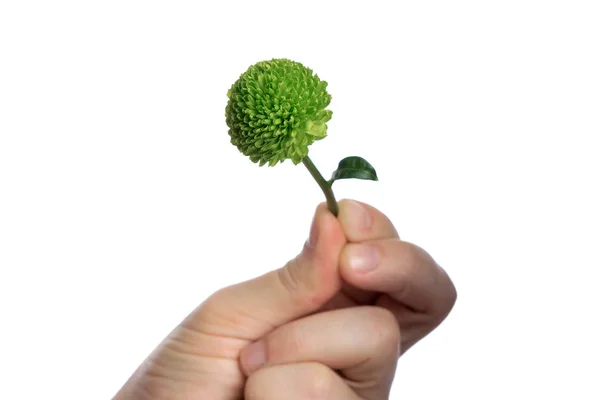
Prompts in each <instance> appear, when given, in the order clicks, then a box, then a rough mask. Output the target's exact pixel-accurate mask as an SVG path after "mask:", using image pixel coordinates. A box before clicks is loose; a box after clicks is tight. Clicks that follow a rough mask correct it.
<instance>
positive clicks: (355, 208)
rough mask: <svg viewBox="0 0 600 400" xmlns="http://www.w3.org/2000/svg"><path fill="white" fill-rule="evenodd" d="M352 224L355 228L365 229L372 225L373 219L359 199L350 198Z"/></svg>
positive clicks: (349, 206)
mask: <svg viewBox="0 0 600 400" xmlns="http://www.w3.org/2000/svg"><path fill="white" fill-rule="evenodd" d="M347 204H348V208H349V213H348V214H349V217H350V218H349V219H350V221H349V222H350V224H351V225H352V227H353V228H354V229H357V230H359V231H364V230H366V229H368V228H370V227H371V224H372V223H373V219H372V218H371V214H369V212H368V211H367V209H366V208H365V207H364V206H363V205H362V204H360V203H359V202H357V201H354V200H348V203H347Z"/></svg>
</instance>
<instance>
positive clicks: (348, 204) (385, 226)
mask: <svg viewBox="0 0 600 400" xmlns="http://www.w3.org/2000/svg"><path fill="white" fill-rule="evenodd" d="M338 220H339V221H340V224H341V225H342V228H343V229H344V233H345V234H346V238H347V239H348V241H350V242H364V241H368V240H379V239H399V236H398V231H396V228H395V227H394V225H393V224H392V222H391V221H390V219H389V218H388V217H387V216H386V215H385V214H383V213H382V212H381V211H379V210H377V209H376V208H375V207H371V206H370V205H368V204H365V203H362V202H360V201H355V200H347V199H345V200H342V201H340V202H339V213H338Z"/></svg>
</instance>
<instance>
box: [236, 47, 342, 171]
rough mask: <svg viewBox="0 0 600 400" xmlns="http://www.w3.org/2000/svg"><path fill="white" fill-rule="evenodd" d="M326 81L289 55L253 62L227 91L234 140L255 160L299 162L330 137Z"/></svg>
mask: <svg viewBox="0 0 600 400" xmlns="http://www.w3.org/2000/svg"><path fill="white" fill-rule="evenodd" d="M326 88H327V82H325V81H322V80H321V79H319V77H318V76H317V75H313V71H312V70H311V69H309V68H306V67H305V66H303V65H302V64H300V63H298V62H295V61H290V60H287V59H273V60H270V61H261V62H259V63H257V64H254V65H252V66H251V67H250V68H248V70H247V71H246V72H245V73H243V74H242V75H241V76H240V78H239V79H238V80H237V81H236V82H235V83H234V84H233V85H232V86H231V89H229V91H228V92H227V97H228V98H229V101H228V103H227V107H226V109H225V116H226V117H227V126H228V127H229V136H230V137H231V143H232V144H234V145H235V146H237V148H238V149H239V150H240V152H242V153H243V154H245V155H247V156H249V157H250V160H252V162H255V163H256V162H258V163H259V165H261V166H262V165H265V164H267V163H268V164H269V166H274V165H275V164H277V163H278V162H282V161H284V160H285V159H287V158H289V159H291V160H292V162H293V163H294V164H299V163H300V162H301V161H302V159H303V158H305V157H306V156H307V155H308V146H309V145H311V144H312V143H313V142H314V141H315V140H319V139H322V138H324V137H325V136H327V125H326V122H327V121H329V120H330V119H331V114H332V113H331V111H329V110H325V107H327V106H328V105H329V103H330V102H331V96H330V95H329V94H328V93H327V90H326Z"/></svg>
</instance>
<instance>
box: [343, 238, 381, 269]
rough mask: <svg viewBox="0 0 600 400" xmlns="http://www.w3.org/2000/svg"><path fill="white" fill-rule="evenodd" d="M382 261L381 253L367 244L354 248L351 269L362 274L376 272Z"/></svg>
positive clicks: (350, 262) (351, 256)
mask: <svg viewBox="0 0 600 400" xmlns="http://www.w3.org/2000/svg"><path fill="white" fill-rule="evenodd" d="M380 261H381V254H379V251H378V250H377V249H376V248H375V247H373V246H371V245H367V244H362V245H356V246H352V248H351V250H350V260H349V264H350V265H349V267H350V268H351V269H352V270H354V271H356V272H360V273H365V272H369V271H372V270H374V269H375V268H377V265H379V262H380Z"/></svg>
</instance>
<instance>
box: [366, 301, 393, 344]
mask: <svg viewBox="0 0 600 400" xmlns="http://www.w3.org/2000/svg"><path fill="white" fill-rule="evenodd" d="M367 312H368V313H369V316H368V319H367V320H368V321H369V325H370V330H371V331H372V337H373V338H374V340H373V341H372V343H373V347H374V349H373V351H374V352H390V351H398V346H399V344H400V339H401V337H400V336H401V335H400V327H399V325H398V320H397V319H396V317H395V316H394V314H393V313H392V312H391V311H389V310H387V309H385V308H382V307H368V309H367Z"/></svg>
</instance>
